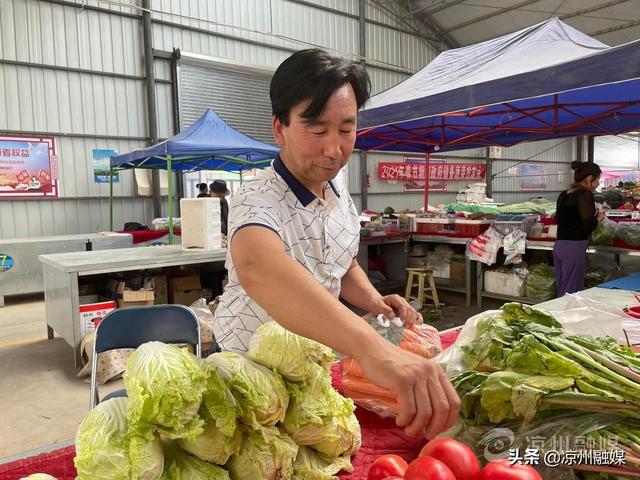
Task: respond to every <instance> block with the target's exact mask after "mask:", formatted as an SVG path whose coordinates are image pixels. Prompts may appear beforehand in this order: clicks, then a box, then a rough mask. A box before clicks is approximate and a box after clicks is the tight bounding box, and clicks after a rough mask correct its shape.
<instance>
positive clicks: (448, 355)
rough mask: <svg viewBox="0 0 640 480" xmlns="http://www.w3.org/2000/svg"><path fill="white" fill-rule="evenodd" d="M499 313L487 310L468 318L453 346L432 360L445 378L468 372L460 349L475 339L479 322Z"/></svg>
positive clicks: (499, 312) (498, 311)
mask: <svg viewBox="0 0 640 480" xmlns="http://www.w3.org/2000/svg"><path fill="white" fill-rule="evenodd" d="M501 313H502V311H500V310H487V311H486V312H481V313H479V314H477V315H474V316H473V317H471V318H469V319H468V320H467V321H466V322H465V324H464V326H463V327H462V330H461V331H460V335H458V338H457V339H456V341H455V342H454V343H453V345H451V346H449V348H447V349H445V350H443V351H442V352H440V354H438V355H437V356H436V357H435V358H434V360H435V361H436V362H438V363H439V364H440V365H441V366H442V368H443V369H444V372H445V373H446V374H447V377H449V378H453V377H455V376H457V375H460V374H461V373H463V372H466V371H468V368H467V367H466V366H465V365H464V364H463V362H462V350H461V348H460V347H462V346H463V345H468V344H469V343H471V342H472V341H473V340H474V339H475V338H476V335H477V333H478V328H477V325H478V322H479V321H480V320H483V319H485V318H489V317H493V316H496V315H500V314H501Z"/></svg>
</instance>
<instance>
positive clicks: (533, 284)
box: [525, 263, 557, 301]
mask: <svg viewBox="0 0 640 480" xmlns="http://www.w3.org/2000/svg"><path fill="white" fill-rule="evenodd" d="M525 285H526V289H527V297H529V298H535V299H536V300H542V301H545V300H551V299H553V298H556V296H557V286H556V273H555V270H554V269H553V267H550V266H549V265H545V264H542V263H541V264H538V265H533V266H532V267H531V268H530V269H529V275H527V279H526V280H525Z"/></svg>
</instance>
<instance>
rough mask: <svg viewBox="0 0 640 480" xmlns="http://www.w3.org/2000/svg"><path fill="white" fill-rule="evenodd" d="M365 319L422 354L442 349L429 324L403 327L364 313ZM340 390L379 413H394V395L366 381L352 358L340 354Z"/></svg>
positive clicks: (405, 347)
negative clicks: (341, 356)
mask: <svg viewBox="0 0 640 480" xmlns="http://www.w3.org/2000/svg"><path fill="white" fill-rule="evenodd" d="M365 320H366V321H367V322H368V323H369V324H370V325H371V326H372V327H373V328H374V329H375V330H376V331H377V332H378V333H379V334H380V335H381V336H383V337H384V338H386V339H387V340H388V341H390V342H391V343H393V344H394V345H396V346H398V347H400V348H402V349H403V350H406V351H408V352H412V353H415V354H416V355H420V356H421V357H424V358H433V357H435V356H436V355H437V354H439V353H440V352H441V351H442V344H441V343H440V335H439V333H438V330H436V329H435V328H433V327H431V326H429V325H425V324H422V325H413V326H411V327H405V326H404V325H403V324H402V321H401V320H400V319H399V318H393V319H388V318H387V317H385V316H384V315H378V316H377V317H375V316H373V315H368V316H366V317H365ZM340 369H341V370H342V384H341V386H342V390H343V393H344V395H345V396H347V397H350V398H351V399H352V400H353V401H354V402H355V404H356V405H359V406H361V407H363V408H366V409H367V410H371V411H373V412H375V413H377V414H378V415H379V416H381V417H395V416H397V415H398V404H397V402H396V399H395V397H394V396H393V395H392V394H391V393H390V392H389V391H388V390H385V389H383V388H380V387H378V386H376V385H375V384H373V383H372V382H371V381H369V380H368V379H367V378H366V377H365V376H364V374H363V372H362V368H361V367H360V365H359V364H358V362H356V361H355V360H354V359H352V358H350V357H343V358H342V359H341V360H340Z"/></svg>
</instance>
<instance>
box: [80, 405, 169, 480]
mask: <svg viewBox="0 0 640 480" xmlns="http://www.w3.org/2000/svg"><path fill="white" fill-rule="evenodd" d="M129 407H130V400H128V399H127V398H112V399H110V400H107V401H105V402H102V403H100V404H99V405H98V406H97V407H96V408H94V409H93V410H91V411H90V412H89V413H88V414H87V416H86V417H85V418H84V419H83V420H82V423H80V427H78V432H77V435H76V458H75V465H76V470H77V472H78V479H79V480H84V479H87V480H89V479H92V480H102V479H104V480H108V479H113V480H125V479H130V478H137V479H140V480H157V479H160V478H161V477H162V470H163V464H164V456H163V453H162V447H161V445H160V439H159V438H157V437H155V436H153V435H152V436H151V438H144V437H141V436H139V435H137V434H136V432H130V431H129V429H128V427H127V409H128V408H129Z"/></svg>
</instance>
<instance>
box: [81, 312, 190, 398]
mask: <svg viewBox="0 0 640 480" xmlns="http://www.w3.org/2000/svg"><path fill="white" fill-rule="evenodd" d="M152 341H157V342H164V343H187V344H190V345H193V346H194V347H195V350H196V355H197V356H198V358H200V357H201V350H200V324H199V323H198V317H196V314H195V313H193V310H191V309H190V308H188V307H185V306H182V305H151V306H148V307H126V308H118V309H116V310H114V311H112V312H110V313H108V314H107V315H105V317H104V318H103V319H102V321H101V322H100V324H99V325H98V328H97V329H96V338H95V347H94V349H93V363H92V365H91V400H90V405H89V409H93V408H94V407H95V406H96V405H97V404H98V403H99V402H100V396H99V394H98V382H97V379H96V371H97V366H98V354H99V353H102V352H107V351H109V350H115V349H117V348H138V347H139V346H140V345H142V344H143V343H146V342H152ZM126 395H127V392H126V391H125V390H118V391H116V392H112V393H110V394H109V395H107V396H106V397H105V400H107V399H108V398H113V397H125V396H126Z"/></svg>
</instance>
